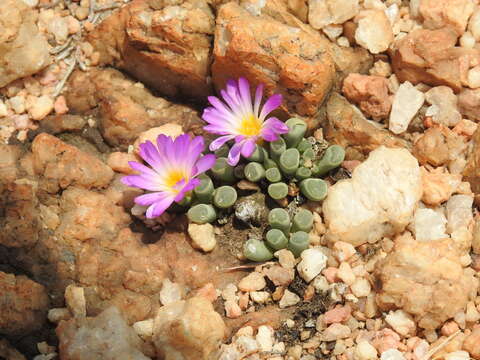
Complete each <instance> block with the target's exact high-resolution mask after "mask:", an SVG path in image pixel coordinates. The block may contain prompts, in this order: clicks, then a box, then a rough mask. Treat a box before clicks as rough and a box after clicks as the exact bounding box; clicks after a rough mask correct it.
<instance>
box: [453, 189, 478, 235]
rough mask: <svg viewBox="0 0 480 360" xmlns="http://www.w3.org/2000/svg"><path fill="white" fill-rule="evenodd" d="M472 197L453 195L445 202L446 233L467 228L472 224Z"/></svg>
mask: <svg viewBox="0 0 480 360" xmlns="http://www.w3.org/2000/svg"><path fill="white" fill-rule="evenodd" d="M472 205H473V196H471V195H453V196H452V197H451V198H450V199H448V201H447V220H448V225H447V232H448V233H453V232H454V231H455V230H457V229H460V228H464V227H468V226H469V225H470V224H471V223H472V222H473V214H472Z"/></svg>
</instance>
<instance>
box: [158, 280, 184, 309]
mask: <svg viewBox="0 0 480 360" xmlns="http://www.w3.org/2000/svg"><path fill="white" fill-rule="evenodd" d="M181 299H182V288H181V286H180V285H179V284H177V283H173V282H171V281H170V279H168V278H167V279H165V280H163V283H162V289H161V290H160V302H161V303H162V305H168V304H171V303H174V302H176V301H179V300H181Z"/></svg>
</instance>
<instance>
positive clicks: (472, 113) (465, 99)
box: [458, 89, 480, 121]
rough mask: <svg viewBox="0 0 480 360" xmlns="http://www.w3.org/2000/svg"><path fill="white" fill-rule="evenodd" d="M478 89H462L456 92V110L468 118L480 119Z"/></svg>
mask: <svg viewBox="0 0 480 360" xmlns="http://www.w3.org/2000/svg"><path fill="white" fill-rule="evenodd" d="M479 109H480V89H463V90H462V91H461V92H460V93H459V94H458V110H459V111H460V112H461V113H462V115H464V116H466V117H468V118H469V119H470V120H475V121H478V120H480V111H479Z"/></svg>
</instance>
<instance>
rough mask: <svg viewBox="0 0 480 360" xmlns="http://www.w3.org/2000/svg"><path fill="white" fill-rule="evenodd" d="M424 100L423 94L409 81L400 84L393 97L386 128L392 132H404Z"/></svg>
mask: <svg viewBox="0 0 480 360" xmlns="http://www.w3.org/2000/svg"><path fill="white" fill-rule="evenodd" d="M424 101H425V95H424V94H423V93H422V92H421V91H419V90H417V89H416V88H415V87H414V86H413V85H412V84H411V83H410V82H408V81H406V82H404V83H403V84H401V85H400V87H399V88H398V90H397V92H396V93H395V96H394V97H393V104H392V111H391V113H390V120H389V122H388V129H389V130H390V131H391V132H393V133H394V134H401V133H403V132H405V131H406V130H407V128H408V125H409V124H410V121H412V119H413V117H414V116H415V115H416V114H417V112H418V110H419V109H420V108H421V107H422V105H423V102H424Z"/></svg>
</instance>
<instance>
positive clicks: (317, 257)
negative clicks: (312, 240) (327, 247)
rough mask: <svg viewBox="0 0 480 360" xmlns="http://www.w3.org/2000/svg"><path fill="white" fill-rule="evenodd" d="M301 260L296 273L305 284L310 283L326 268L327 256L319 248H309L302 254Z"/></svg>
mask: <svg viewBox="0 0 480 360" xmlns="http://www.w3.org/2000/svg"><path fill="white" fill-rule="evenodd" d="M300 257H301V258H302V260H301V261H300V263H299V264H298V265H297V271H298V273H299V274H300V276H301V277H302V279H303V280H305V281H306V282H307V283H309V282H310V281H312V280H313V279H314V278H315V277H316V276H317V275H318V274H320V272H321V271H322V270H323V269H324V268H325V266H327V256H325V254H324V253H323V252H322V250H321V249H319V248H311V249H307V250H305V251H303V252H302V254H301V255H300Z"/></svg>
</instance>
